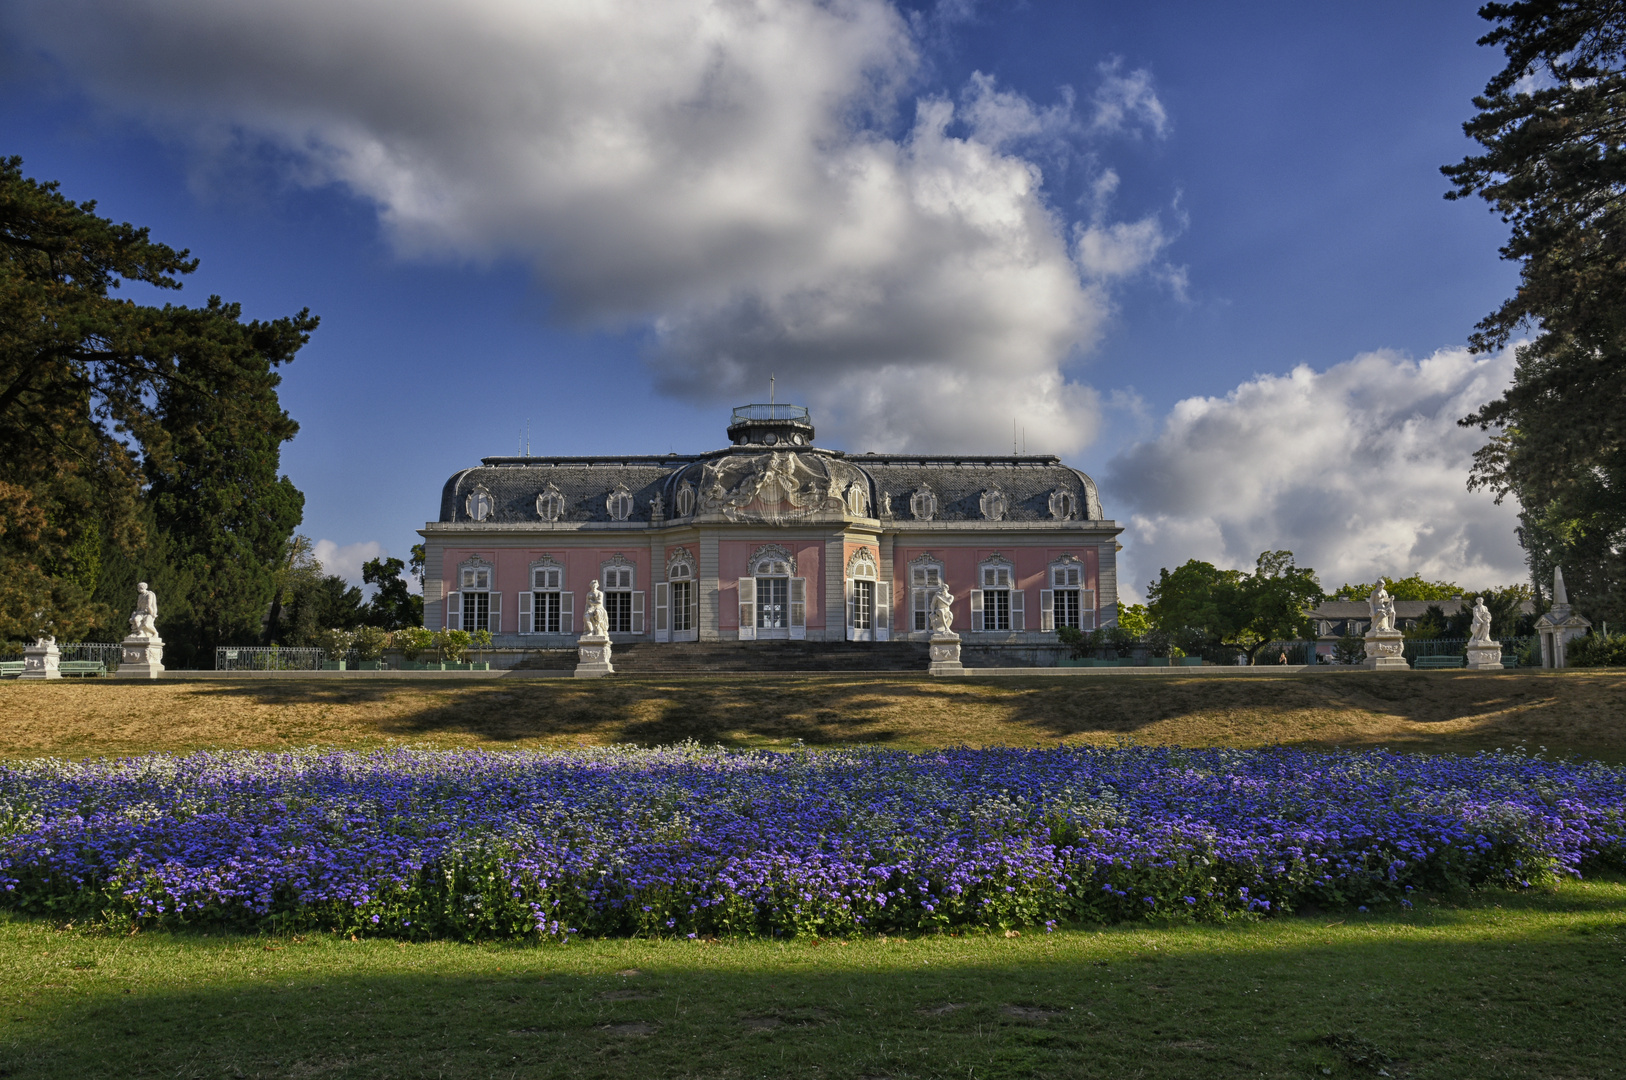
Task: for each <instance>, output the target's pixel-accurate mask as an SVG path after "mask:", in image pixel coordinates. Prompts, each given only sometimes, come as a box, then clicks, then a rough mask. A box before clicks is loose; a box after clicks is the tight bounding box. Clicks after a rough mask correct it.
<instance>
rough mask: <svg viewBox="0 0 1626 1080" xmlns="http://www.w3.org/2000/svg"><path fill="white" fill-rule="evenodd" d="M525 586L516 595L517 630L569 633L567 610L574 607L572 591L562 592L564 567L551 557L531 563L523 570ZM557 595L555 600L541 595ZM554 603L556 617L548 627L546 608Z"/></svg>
mask: <svg viewBox="0 0 1626 1080" xmlns="http://www.w3.org/2000/svg"><path fill="white" fill-rule="evenodd" d="M526 573H527V576H528V578H529V581H528V582H527V584H528V588H526V589H525V590H524V591H523V592H521V593H520V594H519V632H520V633H521V634H568V633H570V624H571V618H570V612H571V609H572V608H573V607H574V604H573V603H572V597H571V594H570V593H568V592H566V591H565V587H564V586H565V568H564V567H563V566H561V565H559V564H558V563H557V562H555V561H553V560H552V559H543V560H541V561H538V562H534V563H532V564H531V566H530V569H529V570H528V571H527V572H526ZM550 596H553V597H557V599H556V600H554V601H548V600H545V599H543V598H544V597H550ZM553 606H557V607H558V609H559V618H558V621H557V623H555V625H554V626H552V627H549V626H548V625H546V624H547V622H548V621H549V620H548V619H547V617H546V615H547V614H551V613H549V612H547V611H546V609H547V608H549V607H553Z"/></svg>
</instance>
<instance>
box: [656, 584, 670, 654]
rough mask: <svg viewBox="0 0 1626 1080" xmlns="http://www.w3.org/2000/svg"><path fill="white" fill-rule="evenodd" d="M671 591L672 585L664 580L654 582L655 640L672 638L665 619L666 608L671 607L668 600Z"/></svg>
mask: <svg viewBox="0 0 1626 1080" xmlns="http://www.w3.org/2000/svg"><path fill="white" fill-rule="evenodd" d="M671 591H672V587H671V586H670V585H668V584H667V583H666V582H664V581H657V582H656V583H655V640H656V641H670V640H671V639H672V632H671V630H669V629H668V626H669V625H670V624H669V622H668V620H667V609H668V608H669V607H671V601H670V596H669V594H670V593H671Z"/></svg>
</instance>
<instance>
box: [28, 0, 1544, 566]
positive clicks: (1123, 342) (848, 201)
mask: <svg viewBox="0 0 1626 1080" xmlns="http://www.w3.org/2000/svg"><path fill="white" fill-rule="evenodd" d="M1474 8H1475V5H1474V4H1472V3H1460V4H1459V3H1443V2H1441V3H1431V4H1416V3H1368V4H1362V5H1331V4H1302V3H1281V4H1251V5H1247V4H1238V5H1208V4H1192V3H1187V4H1174V3H1141V4H1135V5H1126V4H1121V3H1112V4H1108V3H1078V2H1073V3H1027V4H1006V5H999V4H976V5H973V4H970V3H940V4H936V5H919V4H917V5H910V6H905V7H901V8H900V7H897V6H893V5H890V4H888V3H885V2H883V0H843V2H842V3H837V4H834V5H833V6H826V7H820V6H817V5H812V4H809V3H802V2H799V0H760V2H758V3H754V4H743V5H727V4H723V5H711V4H707V3H703V2H701V0H671V2H669V3H662V4H657V5H650V4H644V3H641V2H639V0H618V2H617V3H613V4H607V5H604V7H603V8H602V10H603V11H604V12H608V13H609V14H608V15H606V16H605V17H603V18H601V19H599V20H597V21H596V22H595V21H594V20H591V19H586V20H584V19H581V18H576V17H574V16H570V15H569V11H568V9H564V8H558V9H557V10H556V6H555V5H549V4H537V3H520V2H518V0H479V2H469V3H461V4H452V3H439V2H436V3H426V2H418V3H399V2H398V3H383V2H382V0H351V2H350V3H324V4H317V3H314V2H307V0H261V2H260V3H258V4H255V5H236V4H224V3H218V2H216V3H210V2H208V0H127V2H121V3H115V2H113V0H49V2H47V0H17V2H16V3H14V4H12V5H8V13H7V14H0V40H3V45H4V51H3V53H0V61H3V63H4V82H3V84H0V135H3V138H0V152H4V153H8V154H11V153H15V154H20V155H22V157H23V158H24V160H25V170H26V171H27V172H28V173H29V174H30V175H33V176H36V177H40V178H50V179H56V180H59V181H61V183H62V186H63V190H64V191H65V192H66V193H67V194H68V195H70V196H71V197H73V198H76V199H85V198H95V199H97V200H98V201H99V203H100V206H101V212H103V213H104V214H106V215H108V216H111V217H113V218H116V219H119V220H129V221H133V222H137V223H140V224H145V225H148V226H150V227H151V228H152V231H153V234H154V236H155V237H157V238H158V239H161V240H164V241H166V242H169V243H172V244H175V245H177V246H186V247H189V248H191V249H192V251H193V253H194V254H196V255H197V256H198V257H200V258H201V260H202V267H201V269H200V270H199V272H198V273H197V274H196V275H194V276H193V278H192V279H191V280H190V281H189V282H188V284H187V287H186V290H185V292H184V294H183V296H184V298H185V299H186V300H187V301H188V302H192V303H198V302H201V301H202V300H203V299H204V298H205V297H206V296H207V295H209V294H210V293H219V294H221V295H223V296H225V297H227V298H229V299H233V300H237V301H240V302H241V303H242V304H243V305H244V307H245V310H246V311H247V313H248V314H250V315H252V316H265V317H269V316H275V315H278V314H285V313H289V312H292V311H295V310H298V309H299V308H301V307H305V306H309V307H310V308H311V309H312V310H313V311H315V312H316V313H317V314H319V315H320V316H321V318H322V326H321V328H320V329H319V330H318V331H317V333H316V336H315V337H314V339H313V340H312V342H311V344H310V345H309V346H308V347H307V348H306V349H305V350H304V351H303V352H302V353H301V354H300V356H299V358H298V360H297V361H296V362H295V363H294V364H293V365H291V366H290V367H288V368H287V369H286V372H285V382H284V386H283V402H284V404H285V406H286V407H287V408H288V410H289V411H290V412H291V413H292V414H293V416H294V417H295V418H296V419H297V420H298V421H299V422H300V424H301V433H300V435H299V436H298V438H297V439H296V440H295V441H294V442H293V443H292V444H290V445H289V446H288V447H287V449H286V450H285V452H284V459H283V460H284V465H285V468H286V470H287V472H288V473H289V475H290V476H291V477H292V478H293V479H294V481H295V483H296V484H297V485H298V486H299V487H300V488H301V489H302V490H303V491H304V492H305V493H306V498H307V502H306V515H305V523H304V525H303V526H302V529H301V531H303V532H305V533H307V534H309V535H310V536H312V537H313V538H315V539H318V540H321V541H326V543H325V544H324V546H323V549H322V550H323V552H324V553H325V554H326V556H327V561H328V562H329V564H330V565H331V566H333V567H334V568H336V569H340V570H342V571H344V572H346V573H350V574H355V573H356V572H357V567H359V562H360V560H361V559H362V558H363V557H365V556H366V555H369V554H372V553H374V552H376V551H379V550H382V551H387V552H389V553H391V554H395V555H400V556H404V555H405V553H406V548H407V546H408V545H409V544H410V543H412V542H413V541H414V540H415V539H416V538H415V536H414V532H413V530H414V529H416V528H417V527H419V526H421V524H422V523H423V521H425V520H426V519H428V518H430V517H433V516H434V515H435V513H436V512H437V503H438V496H439V490H440V485H441V483H442V482H443V480H444V479H445V477H446V476H447V475H449V474H450V473H452V472H453V471H455V470H457V469H459V468H463V467H466V466H468V465H470V464H473V463H475V461H476V460H477V459H478V458H479V457H481V456H483V455H489V454H509V453H513V452H515V450H516V449H517V448H518V446H519V443H520V439H521V432H522V430H523V429H524V427H525V426H526V424H527V423H529V426H530V439H531V447H532V450H533V452H536V453H616V452H629V453H664V452H666V451H668V450H672V449H676V450H680V451H693V450H701V449H707V448H711V447H713V446H716V445H719V444H720V443H721V441H722V429H723V427H724V426H725V425H726V417H727V409H728V407H729V406H730V405H733V404H738V403H742V402H744V401H746V400H747V399H759V398H761V397H762V396H764V395H765V392H766V375H767V374H768V373H769V372H772V373H774V374H776V375H777V376H778V381H779V387H780V395H781V399H782V400H783V399H787V398H788V399H792V400H802V401H806V402H807V403H809V404H810V405H812V406H813V407H814V409H815V421H816V422H817V423H818V424H819V427H820V432H821V442H825V443H827V444H831V445H836V446H838V447H841V448H844V449H849V450H855V451H863V450H867V449H913V450H922V451H932V450H942V451H954V450H988V449H999V448H1001V446H1008V445H1009V438H1010V435H1009V433H1010V430H1011V423H1012V421H1013V420H1014V421H1016V423H1017V424H1018V425H1019V427H1021V428H1022V429H1024V430H1025V435H1026V442H1027V448H1028V449H1029V450H1048V451H1054V452H1059V453H1061V454H1062V455H1063V457H1064V459H1065V460H1067V461H1068V462H1069V463H1072V464H1075V465H1077V466H1079V467H1081V468H1084V469H1085V470H1086V471H1088V472H1090V473H1091V474H1092V475H1095V476H1096V477H1097V478H1098V480H1100V481H1101V483H1102V485H1103V497H1104V502H1105V504H1106V509H1107V512H1108V513H1109V514H1110V515H1112V516H1114V517H1116V518H1117V519H1118V520H1120V521H1121V522H1123V523H1125V524H1126V526H1127V527H1128V528H1127V531H1126V534H1125V536H1124V543H1125V546H1126V551H1125V556H1124V557H1125V559H1126V561H1127V563H1128V574H1127V577H1128V580H1129V581H1130V583H1131V586H1132V589H1133V588H1135V587H1138V584H1137V583H1143V582H1144V580H1145V579H1147V578H1148V577H1150V576H1152V575H1153V574H1155V572H1156V569H1157V567H1158V566H1173V565H1175V564H1176V563H1178V562H1181V561H1184V560H1185V559H1186V558H1191V557H1199V558H1206V559H1209V560H1211V561H1215V562H1218V563H1222V564H1229V565H1248V564H1249V563H1250V562H1251V560H1252V556H1253V555H1254V554H1257V552H1258V551H1260V550H1262V549H1265V548H1278V547H1289V548H1292V549H1293V550H1294V551H1296V552H1298V553H1299V554H1300V557H1301V562H1304V563H1308V564H1310V565H1313V566H1316V567H1317V568H1318V569H1319V570H1321V572H1322V578H1323V581H1324V582H1325V583H1326V584H1328V585H1329V586H1331V585H1335V584H1337V583H1338V582H1339V581H1341V580H1345V579H1350V578H1370V577H1371V576H1373V575H1375V574H1378V573H1390V574H1406V573H1410V572H1412V571H1414V570H1421V571H1423V572H1425V573H1429V574H1431V575H1433V576H1442V577H1453V578H1456V579H1458V580H1461V581H1462V582H1463V583H1464V584H1466V585H1469V586H1470V587H1472V586H1476V585H1481V584H1490V583H1500V582H1505V581H1512V580H1516V579H1518V578H1519V577H1520V576H1521V575H1522V570H1521V565H1520V564H1521V560H1520V556H1519V552H1518V549H1517V545H1516V543H1515V542H1514V541H1513V538H1512V531H1511V530H1512V525H1513V508H1512V507H1509V506H1504V507H1495V506H1493V505H1492V504H1491V501H1490V499H1489V497H1488V496H1485V495H1483V494H1471V493H1468V492H1466V491H1465V490H1464V482H1465V480H1466V464H1467V457H1468V455H1469V454H1470V453H1471V451H1472V448H1473V447H1474V446H1475V445H1476V444H1477V439H1478V436H1477V435H1476V434H1475V433H1472V432H1465V431H1461V430H1459V429H1457V428H1455V426H1454V424H1453V421H1454V420H1455V419H1456V418H1457V417H1458V416H1461V415H1463V413H1465V412H1466V411H1468V410H1469V409H1471V408H1473V407H1474V405H1476V404H1477V403H1478V402H1479V401H1480V400H1483V399H1485V398H1487V397H1489V396H1494V394H1495V393H1497V392H1499V390H1500V388H1501V386H1502V385H1503V384H1505V381H1506V379H1507V377H1508V374H1509V372H1510V370H1511V367H1510V361H1509V358H1508V357H1506V356H1499V357H1489V358H1485V357H1480V358H1475V357H1470V356H1468V355H1467V354H1466V353H1465V352H1464V351H1463V350H1462V344H1463V342H1464V341H1465V340H1466V338H1467V335H1468V333H1469V332H1470V330H1471V328H1472V326H1473V324H1474V323H1475V322H1476V321H1477V320H1478V319H1479V318H1481V317H1482V316H1483V315H1485V314H1486V313H1487V312H1489V311H1490V310H1492V309H1493V308H1495V307H1496V306H1497V304H1498V303H1499V302H1500V301H1501V300H1502V299H1503V298H1504V297H1505V296H1506V295H1508V293H1509V292H1510V290H1511V289H1512V287H1513V284H1514V281H1515V277H1516V274H1515V268H1514V267H1513V266H1511V265H1509V264H1506V263H1504V262H1501V261H1500V260H1499V259H1498V257H1497V254H1496V249H1497V247H1498V245H1499V244H1500V242H1501V241H1502V239H1503V237H1504V235H1505V227H1504V226H1502V225H1501V223H1500V222H1498V221H1497V220H1496V218H1495V217H1494V216H1492V215H1491V214H1489V213H1488V212H1487V210H1486V209H1485V207H1484V205H1483V204H1481V203H1466V202H1458V203H1450V202H1446V201H1445V200H1443V199H1442V197H1441V196H1442V194H1443V192H1444V190H1445V184H1444V181H1443V178H1442V177H1441V176H1440V175H1439V172H1438V169H1439V166H1440V165H1442V164H1446V163H1448V162H1453V161H1455V160H1457V159H1459V158H1461V157H1462V156H1463V155H1464V154H1465V153H1467V152H1469V150H1470V146H1469V144H1468V143H1467V141H1466V140H1465V139H1464V138H1463V136H1462V134H1461V123H1462V121H1463V120H1465V119H1466V118H1467V117H1468V116H1469V114H1470V111H1471V103H1470V99H1471V97H1472V96H1473V95H1474V94H1475V93H1476V92H1478V91H1479V90H1480V89H1481V88H1482V87H1483V85H1484V83H1485V81H1486V79H1487V78H1488V77H1489V76H1490V75H1491V74H1492V73H1493V72H1494V71H1495V70H1497V69H1498V68H1499V67H1500V63H1499V61H1500V56H1499V54H1497V53H1495V52H1493V51H1491V50H1487V49H1484V48H1481V47H1479V46H1476V45H1475V44H1474V42H1475V39H1476V38H1477V37H1478V36H1479V35H1480V34H1482V33H1483V32H1484V29H1485V25H1484V24H1483V23H1482V21H1481V20H1480V19H1479V18H1478V17H1477V16H1476V15H1475V13H1474ZM697 28H698V29H697ZM697 39H698V40H701V41H702V42H703V45H704V48H701V47H699V46H697V45H695V42H696V40H697ZM758 384H761V386H760V388H759V387H758Z"/></svg>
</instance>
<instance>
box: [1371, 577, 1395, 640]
mask: <svg viewBox="0 0 1626 1080" xmlns="http://www.w3.org/2000/svg"><path fill="white" fill-rule="evenodd" d="M1368 603H1370V604H1371V606H1372V629H1373V630H1374V631H1380V632H1381V631H1384V630H1393V629H1394V628H1395V602H1394V600H1392V599H1391V598H1390V597H1389V590H1387V589H1385V588H1384V587H1383V579H1382V578H1379V579H1378V586H1377V588H1375V589H1373V590H1372V596H1371V598H1370V599H1369V601H1368Z"/></svg>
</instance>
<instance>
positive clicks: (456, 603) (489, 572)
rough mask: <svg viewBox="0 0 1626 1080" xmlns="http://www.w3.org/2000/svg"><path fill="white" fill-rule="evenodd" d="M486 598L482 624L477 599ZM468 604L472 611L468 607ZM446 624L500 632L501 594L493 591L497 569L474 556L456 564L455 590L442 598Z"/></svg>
mask: <svg viewBox="0 0 1626 1080" xmlns="http://www.w3.org/2000/svg"><path fill="white" fill-rule="evenodd" d="M480 596H484V597H485V598H486V619H485V623H486V624H485V626H484V627H482V626H481V625H480V602H479V600H478V599H474V603H473V604H472V605H471V604H470V603H469V601H470V599H472V598H477V597H480ZM471 607H472V609H473V610H470V608H471ZM446 626H447V628H448V629H451V630H468V631H470V632H471V633H472V632H474V631H476V630H481V629H485V630H490V631H491V632H492V633H493V634H500V633H502V593H500V592H498V591H497V569H496V567H494V566H492V565H491V564H490V563H488V562H486V561H485V560H484V559H482V558H479V557H478V556H476V557H474V558H472V559H469V560H468V561H466V562H463V563H460V564H458V567H457V591H456V592H453V593H449V594H447V597H446Z"/></svg>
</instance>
